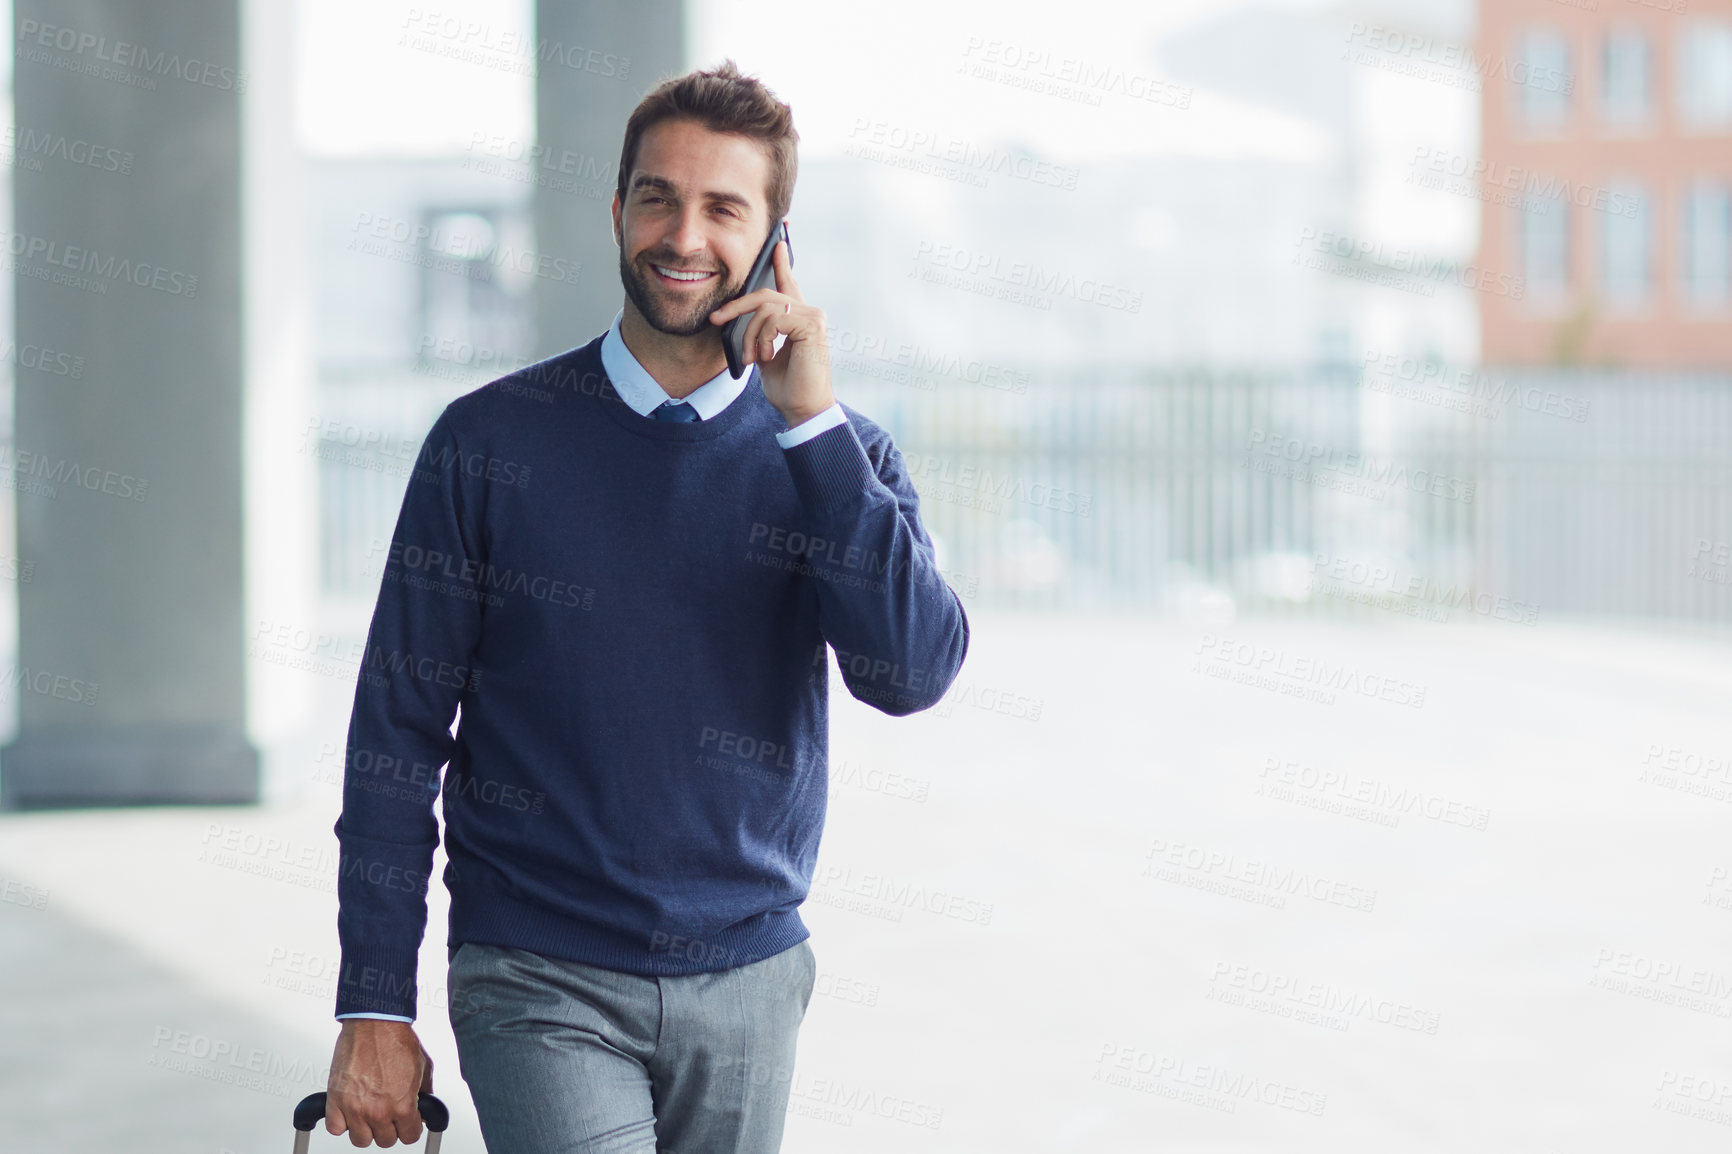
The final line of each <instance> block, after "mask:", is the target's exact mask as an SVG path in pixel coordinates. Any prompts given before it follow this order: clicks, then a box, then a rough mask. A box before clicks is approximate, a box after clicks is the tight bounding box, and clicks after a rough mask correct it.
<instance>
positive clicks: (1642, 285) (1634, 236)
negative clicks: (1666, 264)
mask: <svg viewBox="0 0 1732 1154" xmlns="http://www.w3.org/2000/svg"><path fill="white" fill-rule="evenodd" d="M1610 191H1611V192H1612V194H1613V195H1612V197H1611V203H1613V204H1616V205H1620V206H1621V207H1622V211H1620V212H1610V211H1607V212H1603V213H1601V214H1600V219H1601V221H1603V222H1604V230H1603V232H1602V234H1601V245H1600V252H1601V258H1602V262H1603V263H1602V271H1603V273H1604V276H1603V283H1602V287H1603V289H1604V291H1605V294H1606V303H1607V304H1609V305H1611V306H1613V307H1615V308H1623V309H1630V308H1639V307H1641V306H1642V305H1644V304H1646V303H1647V301H1648V289H1649V279H1650V275H1651V272H1652V264H1653V246H1652V244H1651V243H1650V237H1651V235H1652V227H1653V226H1652V221H1651V220H1650V217H1651V216H1652V214H1651V213H1650V212H1649V211H1648V195H1647V193H1646V191H1645V190H1643V189H1642V188H1640V187H1638V186H1636V185H1634V184H1629V183H1622V184H1613V185H1612V186H1611V187H1610Z"/></svg>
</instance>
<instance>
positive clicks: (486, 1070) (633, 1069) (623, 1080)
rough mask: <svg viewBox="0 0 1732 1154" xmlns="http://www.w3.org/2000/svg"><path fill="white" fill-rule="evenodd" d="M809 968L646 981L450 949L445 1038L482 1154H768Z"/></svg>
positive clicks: (809, 962) (783, 965) (513, 954)
mask: <svg viewBox="0 0 1732 1154" xmlns="http://www.w3.org/2000/svg"><path fill="white" fill-rule="evenodd" d="M817 977H818V965H817V960H816V958H815V957H814V956H813V953H812V947H811V946H810V945H808V944H807V943H806V942H801V943H799V944H798V945H796V946H792V947H790V948H789V949H786V950H783V951H782V952H781V953H779V954H775V955H773V956H771V957H768V958H765V959H763V960H762V961H758V962H753V963H751V964H749V965H744V966H736V967H734V968H733V969H728V970H717V971H715V972H713V973H707V974H691V975H687V976H683V977H671V978H658V977H644V976H641V975H638V974H623V973H618V972H616V971H614V970H605V969H601V968H599V967H596V966H588V965H584V964H583V963H581V962H569V961H564V960H562V959H559V958H550V957H546V956H544V955H541V954H537V953H532V952H530V951H528V950H518V949H510V948H507V947H504V946H491V945H477V944H476V943H474V942H464V943H462V944H461V945H459V946H458V948H457V950H456V952H455V953H454V954H452V955H451V957H450V968H449V977H448V979H447V982H446V989H447V990H448V991H449V992H450V999H449V1005H450V1014H451V1029H452V1032H453V1033H454V1034H455V1035H456V1037H457V1060H458V1067H459V1069H460V1070H461V1071H462V1074H463V1080H464V1081H465V1082H467V1083H468V1084H469V1090H470V1093H471V1095H472V1096H473V1097H474V1099H475V1110H476V1113H477V1115H479V1120H480V1123H481V1136H482V1138H483V1140H485V1141H486V1143H487V1149H488V1151H489V1154H555V1152H558V1154H775V1152H776V1151H777V1150H779V1149H780V1148H781V1145H782V1123H783V1120H784V1119H785V1117H786V1115H787V1110H788V1093H789V1090H790V1088H791V1086H792V1080H793V1071H794V1043H795V1038H796V1035H798V1033H799V1030H800V1023H801V1021H802V1020H803V1019H804V1018H805V1016H806V1006H807V1004H808V1003H809V1002H811V1000H812V987H813V985H814V984H815V983H816V981H817Z"/></svg>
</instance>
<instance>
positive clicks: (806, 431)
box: [776, 401, 848, 449]
mask: <svg viewBox="0 0 1732 1154" xmlns="http://www.w3.org/2000/svg"><path fill="white" fill-rule="evenodd" d="M847 421H848V414H847V413H845V412H843V411H842V405H841V403H840V402H836V401H832V402H831V403H830V407H829V408H827V409H825V410H824V411H823V412H821V413H819V414H818V415H817V416H814V417H807V418H806V419H805V420H803V421H801V422H800V423H799V424H797V425H795V426H794V427H793V428H791V429H783V430H782V431H781V432H780V433H777V434H776V444H778V445H780V446H782V448H784V449H792V448H793V447H794V446H795V445H803V444H805V443H806V442H807V441H810V440H811V439H812V438H813V437H816V436H817V435H818V434H819V433H827V432H829V431H830V430H831V429H834V428H835V427H836V426H837V425H842V424H846V423H847Z"/></svg>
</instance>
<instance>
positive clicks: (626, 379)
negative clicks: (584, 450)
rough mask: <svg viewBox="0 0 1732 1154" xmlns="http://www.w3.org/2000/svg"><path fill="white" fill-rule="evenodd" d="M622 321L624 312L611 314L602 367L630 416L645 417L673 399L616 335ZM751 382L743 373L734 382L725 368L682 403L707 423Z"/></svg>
mask: <svg viewBox="0 0 1732 1154" xmlns="http://www.w3.org/2000/svg"><path fill="white" fill-rule="evenodd" d="M624 317H625V309H623V308H622V309H620V310H619V312H617V313H615V314H614V317H613V326H612V327H611V328H609V329H608V330H607V335H606V336H604V337H602V338H601V367H602V368H603V369H605V370H606V371H607V379H608V380H610V381H612V382H613V389H614V392H616V393H618V394H619V396H620V399H621V400H623V401H624V402H625V403H626V404H627V405H630V406H631V409H632V411H633V412H635V413H637V414H638V415H639V416H643V417H647V416H649V415H650V413H652V412H654V411H655V410H656V409H657V408H660V407H661V406H662V405H663V404H665V403H666V402H668V401H671V400H672V399H673V398H672V397H670V396H668V392H667V390H666V389H664V388H662V387H661V385H659V384H657V383H656V379H655V378H654V377H652V376H650V374H649V370H648V369H646V368H644V367H643V365H641V364H639V363H638V359H637V357H635V356H633V355H632V351H631V350H630V349H628V348H627V347H626V344H625V338H624V337H622V336H620V333H619V323H620V321H621V320H623V319H624ZM751 379H752V375H751V373H744V374H741V376H740V379H739V380H737V381H736V380H735V379H734V377H733V374H731V373H729V372H728V370H727V369H726V368H724V369H722V371H721V372H720V373H718V374H717V375H716V376H714V377H712V378H710V379H709V380H707V381H705V382H704V383H703V384H701V385H699V386H698V387H697V388H696V389H694V390H693V391H692V392H690V393H688V394H686V396H685V397H683V398H681V399H682V400H685V401H687V402H689V403H690V404H691V406H692V408H694V409H696V410H697V412H698V419H699V420H704V421H707V420H709V419H710V418H711V417H713V416H715V415H716V414H717V413H719V412H721V411H722V410H723V409H725V408H727V407H728V406H729V405H730V404H732V403H733V402H734V399H735V398H736V397H738V396H739V395H740V394H741V393H743V392H745V391H746V384H747V382H748V381H750V380H751Z"/></svg>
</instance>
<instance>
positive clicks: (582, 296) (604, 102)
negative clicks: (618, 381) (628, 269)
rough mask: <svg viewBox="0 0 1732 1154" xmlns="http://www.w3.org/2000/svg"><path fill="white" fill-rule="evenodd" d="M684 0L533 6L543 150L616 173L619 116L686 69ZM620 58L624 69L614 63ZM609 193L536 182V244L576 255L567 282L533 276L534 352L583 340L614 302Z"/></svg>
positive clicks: (619, 295) (618, 292)
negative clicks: (577, 264) (575, 191)
mask: <svg viewBox="0 0 1732 1154" xmlns="http://www.w3.org/2000/svg"><path fill="white" fill-rule="evenodd" d="M684 9H685V5H684V4H683V3H682V0H592V2H589V3H583V4H571V3H561V2H554V0H542V3H539V4H537V5H536V13H535V34H536V47H537V56H538V60H539V69H538V74H537V79H536V82H535V83H536V86H535V115H536V142H537V143H538V144H540V145H541V146H542V149H543V150H544V151H543V153H542V155H543V156H559V157H564V156H565V155H566V154H567V153H569V154H570V157H571V158H572V160H573V162H574V163H575V164H576V165H579V166H590V165H594V166H596V167H599V166H600V165H606V166H607V173H608V175H609V177H610V179H609V184H612V183H614V182H615V181H617V179H618V171H619V150H620V145H621V143H622V142H623V140H624V138H625V121H626V117H628V116H630V115H631V111H632V109H633V108H636V107H637V103H638V101H640V100H642V99H643V96H644V93H646V92H648V91H649V90H650V89H652V88H654V87H655V86H656V85H657V84H660V83H661V82H662V81H663V80H665V79H667V78H668V77H671V76H677V75H679V74H681V73H683V72H685V71H686V68H687V65H686V63H685V11H684ZM622 64H623V65H624V67H623V68H622V67H621V65H622ZM610 201H611V194H610V196H609V197H608V198H607V199H591V198H587V197H582V196H573V195H571V194H570V193H569V192H567V191H562V190H561V189H560V188H558V187H550V186H549V185H544V184H540V183H538V184H537V185H536V187H535V244H536V249H537V250H538V251H539V252H540V253H542V254H544V255H549V256H556V257H560V258H563V259H568V260H578V261H581V262H582V264H583V269H582V273H581V275H580V276H579V277H578V278H577V280H576V282H575V283H565V282H560V281H555V280H552V279H551V278H537V280H536V282H535V334H536V335H535V356H536V357H538V358H540V357H549V356H552V355H554V354H555V353H561V352H564V351H565V350H566V349H569V348H572V347H574V346H577V345H581V344H585V343H586V342H588V341H589V340H590V338H592V337H594V336H595V335H596V334H597V333H599V332H601V331H602V330H603V329H605V328H606V327H607V326H608V324H609V322H611V321H612V320H613V314H614V313H616V312H618V311H619V307H620V304H621V302H622V301H623V300H624V299H625V290H624V289H622V288H621V287H620V282H619V249H618V248H617V247H616V246H615V245H614V243H613V226H612V224H611V223H610V220H609V215H608V204H609V203H610Z"/></svg>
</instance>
